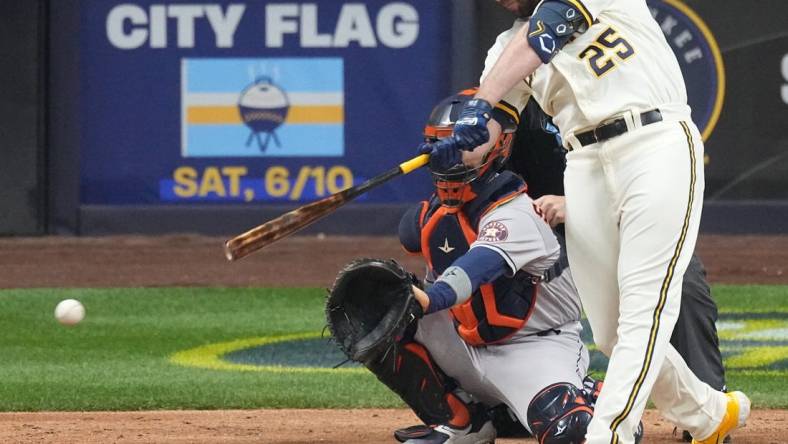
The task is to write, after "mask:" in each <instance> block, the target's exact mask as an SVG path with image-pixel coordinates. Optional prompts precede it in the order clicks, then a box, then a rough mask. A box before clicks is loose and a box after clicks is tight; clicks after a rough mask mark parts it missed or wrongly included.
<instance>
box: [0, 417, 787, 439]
mask: <svg viewBox="0 0 788 444" xmlns="http://www.w3.org/2000/svg"><path fill="white" fill-rule="evenodd" d="M415 421H416V417H415V416H414V415H413V414H412V413H410V412H408V411H406V410H372V409H370V410H223V411H180V412H179V411H175V412H173V411H167V412H91V413H0V442H4V443H8V442H15V443H41V442H56V443H62V444H67V443H74V444H77V443H79V444H83V443H84V444H92V443H102V444H103V443H130V444H131V443H189V444H203V443H204V444H209V443H210V444H214V443H271V444H274V443H275V444H311V443H325V444H362V443H364V444H368V443H381V442H396V441H395V440H394V439H393V437H392V435H391V432H392V430H394V429H395V428H397V427H401V426H402V425H403V424H415ZM643 423H644V424H645V425H646V437H645V439H644V442H645V443H649V444H651V443H654V444H663V443H676V442H680V440H679V439H678V438H677V437H676V436H674V435H673V426H672V425H670V424H669V423H668V422H666V421H665V420H663V419H661V418H660V417H659V415H658V414H657V413H656V412H653V411H648V412H646V415H645V416H644V418H643ZM786 429H788V416H787V415H786V414H785V412H781V411H776V410H767V411H757V412H755V413H754V415H753V417H752V418H751V423H750V424H748V425H747V427H746V428H744V429H742V430H740V431H738V432H737V433H735V434H734V443H736V444H756V443H757V444H778V443H784V442H785V431H786ZM497 442H498V443H501V444H514V443H535V442H536V441H535V440H531V439H500V440H497Z"/></svg>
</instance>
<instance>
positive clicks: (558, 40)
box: [527, 0, 589, 63]
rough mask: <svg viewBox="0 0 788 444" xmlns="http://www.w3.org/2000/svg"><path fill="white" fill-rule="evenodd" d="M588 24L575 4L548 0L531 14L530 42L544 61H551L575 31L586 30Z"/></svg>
mask: <svg viewBox="0 0 788 444" xmlns="http://www.w3.org/2000/svg"><path fill="white" fill-rule="evenodd" d="M588 26H589V24H588V22H587V21H586V19H585V17H584V16H583V14H581V13H580V11H578V10H577V8H575V7H574V6H573V5H570V4H568V3H565V2H563V1H561V0H546V1H544V2H543V3H542V4H541V5H540V6H539V7H538V8H537V9H536V11H535V12H534V15H533V16H531V20H530V24H529V27H528V37H527V38H528V44H529V45H530V46H531V48H533V50H534V51H536V54H537V55H538V56H539V58H540V59H541V60H542V63H550V61H551V60H552V59H553V57H555V55H556V54H558V51H559V50H560V49H561V48H563V47H564V45H566V44H567V42H569V39H570V38H572V35H573V34H574V33H576V32H584V31H585V30H586V29H588Z"/></svg>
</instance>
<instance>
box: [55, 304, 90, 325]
mask: <svg viewBox="0 0 788 444" xmlns="http://www.w3.org/2000/svg"><path fill="white" fill-rule="evenodd" d="M84 318H85V306H84V305H82V303H81V302H79V301H78V300H76V299H64V300H62V301H60V302H59V303H58V304H57V307H55V319H57V321H58V322H60V323H61V324H63V325H75V324H78V323H79V322H80V321H81V320H82V319H84Z"/></svg>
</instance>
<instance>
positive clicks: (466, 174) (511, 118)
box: [424, 88, 520, 208]
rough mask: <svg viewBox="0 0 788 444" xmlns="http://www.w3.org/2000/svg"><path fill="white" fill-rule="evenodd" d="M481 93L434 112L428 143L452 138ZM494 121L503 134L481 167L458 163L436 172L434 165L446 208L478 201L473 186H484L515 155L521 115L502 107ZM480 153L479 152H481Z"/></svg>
mask: <svg viewBox="0 0 788 444" xmlns="http://www.w3.org/2000/svg"><path fill="white" fill-rule="evenodd" d="M476 91H477V89H476V88H471V89H466V90H463V91H460V92H459V93H457V94H454V95H452V96H449V97H447V98H445V99H443V100H442V101H441V102H440V103H438V105H437V106H435V108H433V110H432V113H431V114H430V117H429V119H428V120H427V124H426V125H425V127H424V137H425V138H426V140H427V141H428V142H434V141H437V140H438V139H441V138H444V137H448V136H450V135H451V134H452V129H453V128H454V123H455V122H456V121H457V118H458V116H459V115H460V112H462V109H463V107H464V106H465V103H467V102H468V101H469V100H471V99H472V98H473V96H474V95H475V94H476ZM492 118H493V119H495V121H496V122H498V123H499V124H500V125H501V134H500V135H499V136H498V138H497V139H496V140H495V142H494V143H493V144H492V146H491V147H490V148H489V149H488V151H487V153H486V154H485V155H484V157H483V158H482V160H481V163H480V164H479V165H478V166H466V165H464V164H463V163H458V164H457V165H454V166H452V167H450V168H447V169H441V170H438V169H436V168H435V167H434V166H433V165H432V164H430V171H431V173H432V179H433V182H435V189H436V193H437V195H438V198H439V199H440V200H441V203H442V204H443V205H444V206H447V207H452V208H458V207H461V206H462V205H463V204H464V203H465V202H468V201H470V200H472V199H473V198H474V197H475V193H474V192H473V189H472V186H471V184H472V183H473V182H475V181H478V182H481V183H484V181H486V180H488V179H489V178H490V177H492V176H493V175H495V173H497V172H498V171H499V170H500V169H501V168H502V167H503V165H504V163H506V160H507V159H508V158H509V154H510V153H511V147H512V141H513V139H514V133H515V131H517V125H518V124H519V120H520V117H519V114H518V113H517V111H516V110H515V109H514V108H513V107H511V106H510V105H508V104H504V103H498V104H497V105H495V107H494V108H493V112H492ZM477 149H478V148H477Z"/></svg>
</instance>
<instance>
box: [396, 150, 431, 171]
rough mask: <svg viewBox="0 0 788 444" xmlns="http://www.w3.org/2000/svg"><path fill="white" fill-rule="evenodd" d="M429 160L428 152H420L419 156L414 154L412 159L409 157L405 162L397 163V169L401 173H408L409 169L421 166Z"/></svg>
mask: <svg viewBox="0 0 788 444" xmlns="http://www.w3.org/2000/svg"><path fill="white" fill-rule="evenodd" d="M429 161H430V155H429V154H422V155H420V156H416V157H414V158H413V159H410V160H408V161H406V162H402V163H401V164H399V170H400V171H402V174H408V173H410V172H411V171H413V170H415V169H418V168H421V167H423V166H424V165H426V164H427V162H429Z"/></svg>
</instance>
